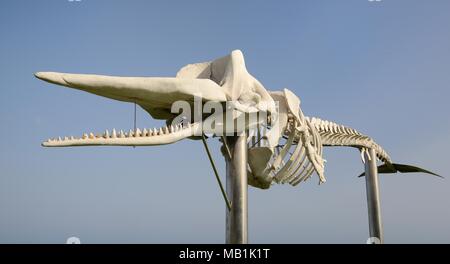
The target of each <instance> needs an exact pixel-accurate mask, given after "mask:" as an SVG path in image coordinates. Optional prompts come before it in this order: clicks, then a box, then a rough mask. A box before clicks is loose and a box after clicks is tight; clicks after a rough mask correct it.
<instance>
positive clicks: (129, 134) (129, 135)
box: [127, 129, 134, 137]
mask: <svg viewBox="0 0 450 264" xmlns="http://www.w3.org/2000/svg"><path fill="white" fill-rule="evenodd" d="M127 136H128V137H133V136H134V132H133V130H131V129H130V131H129V132H128V135H127Z"/></svg>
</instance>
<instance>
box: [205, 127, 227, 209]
mask: <svg viewBox="0 0 450 264" xmlns="http://www.w3.org/2000/svg"><path fill="white" fill-rule="evenodd" d="M202 142H203V146H205V150H206V154H208V158H209V162H211V166H212V168H213V171H214V174H215V175H216V180H217V183H218V184H219V187H220V191H221V192H222V196H223V199H224V200H225V203H226V204H227V208H228V211H230V210H231V202H230V200H229V199H228V196H227V193H226V192H225V189H224V188H223V185H222V181H221V180H220V177H219V173H218V172H217V168H216V164H215V163H214V160H213V158H212V156H211V152H210V151H209V147H208V144H207V143H206V139H205V135H204V134H202Z"/></svg>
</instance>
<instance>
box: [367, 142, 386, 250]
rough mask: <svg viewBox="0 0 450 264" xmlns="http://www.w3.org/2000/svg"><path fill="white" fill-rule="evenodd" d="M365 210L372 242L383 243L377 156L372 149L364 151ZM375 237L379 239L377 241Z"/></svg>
mask: <svg viewBox="0 0 450 264" xmlns="http://www.w3.org/2000/svg"><path fill="white" fill-rule="evenodd" d="M364 158H365V170H366V171H365V175H366V177H365V178H366V194H367V210H368V214H369V234H370V241H371V242H372V243H383V239H384V238H383V224H382V221H381V206H380V189H379V182H378V168H377V157H376V154H375V150H374V149H369V150H368V151H366V152H365V153H364ZM376 239H379V240H378V241H377V240H376Z"/></svg>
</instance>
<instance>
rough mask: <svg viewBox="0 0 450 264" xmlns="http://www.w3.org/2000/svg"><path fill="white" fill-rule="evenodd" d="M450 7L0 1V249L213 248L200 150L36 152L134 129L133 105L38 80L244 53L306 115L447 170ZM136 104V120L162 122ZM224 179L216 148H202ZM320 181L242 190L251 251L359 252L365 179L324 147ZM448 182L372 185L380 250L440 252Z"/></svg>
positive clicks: (421, 0)
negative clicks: (431, 247) (296, 247)
mask: <svg viewBox="0 0 450 264" xmlns="http://www.w3.org/2000/svg"><path fill="white" fill-rule="evenodd" d="M449 13H450V1H448V0H427V1H425V0H382V1H381V2H369V1H367V0H341V1H334V0H333V1H331V0H330V1H326V0H320V1H319V0H310V1H306V0H305V1H290V2H288V1H167V0H164V1H125V0H108V1H106V0H104V1H101V0H82V1H81V2H69V1H68V0H39V1H25V0H14V1H13V0H6V1H1V2H0V77H1V78H0V92H1V96H0V124H1V126H2V129H0V150H1V151H0V242H2V243H6V242H10V243H23V242H29V243H64V242H65V240H66V239H67V238H68V237H70V236H77V237H79V238H80V239H81V242H82V243H83V242H84V243H119V242H120V243H191V242H192V243H223V242H224V233H225V228H224V219H225V217H224V215H225V207H224V203H223V200H222V197H221V195H220V192H219V189H218V186H217V184H216V181H215V179H214V176H213V172H212V170H211V167H210V164H209V163H208V160H207V156H206V155H205V153H204V150H203V146H202V144H201V142H198V141H182V142H179V143H177V144H174V145H169V146H161V147H147V148H135V149H133V148H123V147H110V148H106V147H104V148H101V147H90V148H73V149H67V148H66V149H45V148H42V147H41V146H40V143H41V141H42V140H44V139H47V138H48V137H55V136H59V135H61V136H64V135H71V134H72V135H81V134H82V133H83V132H87V131H94V132H97V131H98V132H102V131H104V130H105V129H112V128H114V127H115V128H116V129H129V128H132V126H133V105H132V104H127V103H121V102H117V101H113V100H109V99H106V98H102V97H98V96H94V95H92V94H87V93H83V92H80V91H76V90H72V89H66V88H62V87H57V86H55V85H51V84H48V83H44V82H42V81H39V80H37V79H35V78H34V77H33V73H34V72H36V71H62V72H74V73H96V74H107V75H123V76H174V75H175V73H176V72H177V71H178V69H179V68H180V67H182V66H183V65H185V64H188V63H193V62H202V61H208V60H211V59H214V58H217V57H220V56H223V55H226V54H228V53H229V52H230V51H231V50H233V49H241V50H242V51H243V53H244V55H245V58H246V63H247V68H248V70H249V71H250V72H251V73H252V74H253V75H254V76H255V77H256V78H258V79H259V80H260V81H261V82H262V83H263V84H264V85H265V87H266V88H267V89H269V90H279V89H282V88H285V87H286V88H289V89H291V90H293V91H294V92H295V93H296V94H297V95H298V96H299V97H300V98H301V100H302V108H303V111H304V113H305V114H306V115H309V116H318V117H322V118H326V119H329V120H333V121H336V122H339V123H342V124H346V125H349V126H351V127H354V128H356V129H359V130H360V131H362V132H364V133H366V134H368V135H370V136H372V137H374V138H375V139H376V140H377V142H378V143H380V144H381V145H382V146H384V147H385V149H386V150H387V151H388V152H389V153H390V155H391V157H392V158H393V159H394V161H396V162H399V163H409V164H415V165H419V166H422V167H425V168H428V169H430V170H433V171H435V172H437V173H440V174H442V175H444V176H450V175H448V172H449V171H450V162H449V158H448V154H447V153H448V150H449V149H450V133H449V132H450V123H449V117H448V115H449V113H450V106H449V103H448V101H449V99H450V98H449V97H450V90H449V89H450V87H449V84H450V68H449V66H450V26H449V25H450V16H449ZM160 125H161V121H155V120H152V119H151V118H150V117H149V116H148V115H147V114H146V113H145V112H144V111H143V110H142V109H139V111H138V126H140V127H144V126H145V127H154V126H160ZM211 147H212V149H213V152H214V157H215V159H216V162H217V164H218V165H219V167H220V170H221V173H222V176H224V162H223V159H222V157H221V156H220V153H219V144H218V143H217V142H215V143H212V146H211ZM325 159H327V161H328V163H327V164H326V176H327V180H328V181H327V183H326V184H324V185H321V186H318V185H317V182H318V180H317V178H316V176H314V177H313V178H312V180H309V181H308V182H306V183H305V184H304V185H301V186H299V187H291V186H289V185H280V186H278V185H276V186H273V187H272V188H271V189H270V190H268V191H262V190H257V189H254V188H250V190H249V239H250V242H253V243H365V241H366V239H367V237H368V220H367V208H366V197H365V186H364V180H363V179H358V178H356V175H358V174H359V173H360V172H361V171H362V170H363V165H362V163H361V161H360V158H359V153H358V152H357V151H356V150H354V149H342V148H341V149H339V148H338V149H326V150H325ZM449 187H450V177H447V179H445V180H442V179H439V178H434V177H429V176H426V175H421V174H409V175H407V174H405V175H400V174H399V175H383V176H382V177H381V187H380V188H381V198H382V201H381V202H382V212H383V220H384V227H385V240H386V242H388V243H421V242H423V243H433V242H435V243H440V242H446V243H449V242H450V226H449V223H450V206H449V202H450V189H449Z"/></svg>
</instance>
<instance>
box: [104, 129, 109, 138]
mask: <svg viewBox="0 0 450 264" xmlns="http://www.w3.org/2000/svg"><path fill="white" fill-rule="evenodd" d="M103 137H104V138H109V131H108V130H106V131H105V134H103Z"/></svg>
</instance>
